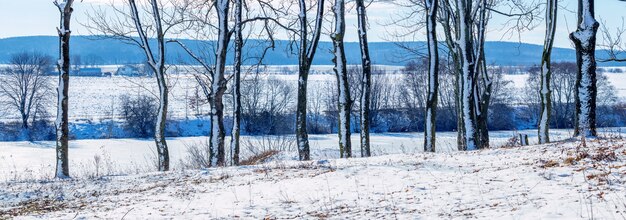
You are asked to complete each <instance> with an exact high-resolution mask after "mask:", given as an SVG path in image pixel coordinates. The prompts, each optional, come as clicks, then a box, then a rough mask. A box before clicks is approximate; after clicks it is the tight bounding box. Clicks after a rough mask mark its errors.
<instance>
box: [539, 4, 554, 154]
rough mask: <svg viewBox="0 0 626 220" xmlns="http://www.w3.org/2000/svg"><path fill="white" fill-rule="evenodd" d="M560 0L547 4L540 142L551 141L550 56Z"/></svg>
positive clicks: (542, 57)
mask: <svg viewBox="0 0 626 220" xmlns="http://www.w3.org/2000/svg"><path fill="white" fill-rule="evenodd" d="M557 8H558V0H547V5H546V37H545V40H544V43H543V55H542V56H541V87H540V88H541V89H540V90H539V94H540V95H541V115H540V120H539V131H538V132H539V133H538V138H539V143H540V144H545V143H548V142H550V135H549V129H550V114H551V111H552V99H551V98H552V90H551V89H550V78H551V74H552V73H551V70H550V57H551V54H552V45H554V35H555V33H556V19H557Z"/></svg>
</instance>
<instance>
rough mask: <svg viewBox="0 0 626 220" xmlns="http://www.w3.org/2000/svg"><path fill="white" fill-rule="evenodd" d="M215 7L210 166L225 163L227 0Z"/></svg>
mask: <svg viewBox="0 0 626 220" xmlns="http://www.w3.org/2000/svg"><path fill="white" fill-rule="evenodd" d="M215 4H216V5H215V8H216V9H217V15H218V25H219V33H218V39H217V43H218V45H217V53H216V59H215V71H214V72H213V77H212V78H213V81H212V83H213V84H212V85H211V97H210V99H209V103H210V105H211V134H210V137H209V148H210V149H211V153H210V155H211V156H210V158H211V166H224V165H225V162H226V161H225V159H226V157H225V151H224V136H225V132H224V102H223V97H224V93H225V92H226V79H225V78H224V71H225V68H226V53H227V51H228V42H229V36H228V35H229V34H228V8H229V1H228V0H219V1H216V2H215Z"/></svg>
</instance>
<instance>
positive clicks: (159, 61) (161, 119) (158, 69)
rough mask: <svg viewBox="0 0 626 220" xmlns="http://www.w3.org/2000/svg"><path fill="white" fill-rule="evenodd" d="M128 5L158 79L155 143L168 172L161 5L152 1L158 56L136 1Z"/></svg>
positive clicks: (163, 168) (160, 162)
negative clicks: (145, 29)
mask: <svg viewBox="0 0 626 220" xmlns="http://www.w3.org/2000/svg"><path fill="white" fill-rule="evenodd" d="M128 3H129V5H130V9H131V17H132V19H133V21H134V22H135V24H134V25H135V29H136V30H137V35H139V39H140V45H141V48H142V49H143V51H144V53H145V55H146V58H147V60H148V66H150V68H151V69H152V71H154V75H155V76H156V78H157V84H158V86H159V108H158V112H157V120H156V125H155V129H154V141H155V143H156V147H157V157H158V158H157V160H158V161H157V166H158V170H159V171H168V170H169V169H170V156H169V150H168V147H167V142H166V140H165V122H166V121H167V107H168V93H169V92H168V87H167V78H166V75H165V36H164V32H163V26H162V23H161V14H160V11H159V8H158V7H159V4H158V3H157V0H152V1H150V6H151V9H152V18H153V19H154V28H155V34H156V38H157V47H158V48H157V50H158V51H157V52H156V53H157V54H156V56H155V53H154V51H153V50H152V47H151V46H150V42H149V38H148V35H147V34H146V32H145V31H144V27H143V24H142V23H141V17H140V16H139V9H138V7H137V4H136V2H135V0H129V1H128Z"/></svg>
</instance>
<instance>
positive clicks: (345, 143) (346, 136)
mask: <svg viewBox="0 0 626 220" xmlns="http://www.w3.org/2000/svg"><path fill="white" fill-rule="evenodd" d="M333 12H334V13H335V30H334V32H333V34H332V36H331V38H332V39H333V46H334V51H333V52H334V56H335V57H334V58H333V62H334V63H335V68H334V70H335V75H336V76H337V88H338V96H339V97H338V98H339V100H338V102H337V103H338V106H339V125H338V135H339V152H340V157H341V158H344V157H345V158H349V157H352V146H351V142H350V109H351V104H352V103H351V99H350V86H349V84H348V71H347V68H346V52H345V50H344V42H343V39H344V35H345V32H346V22H345V3H344V1H343V0H335V5H334V6H333Z"/></svg>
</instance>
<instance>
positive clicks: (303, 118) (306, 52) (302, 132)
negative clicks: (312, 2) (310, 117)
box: [296, 0, 324, 160]
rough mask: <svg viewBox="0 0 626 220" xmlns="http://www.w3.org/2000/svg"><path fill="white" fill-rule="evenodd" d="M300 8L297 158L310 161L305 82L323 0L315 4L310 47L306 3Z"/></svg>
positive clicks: (316, 40) (312, 54)
mask: <svg viewBox="0 0 626 220" xmlns="http://www.w3.org/2000/svg"><path fill="white" fill-rule="evenodd" d="M298 5H299V7H300V14H299V21H300V31H299V32H300V49H299V51H298V101H297V104H296V141H297V143H298V157H299V159H300V160H310V159H311V152H310V147H309V135H308V132H307V108H306V105H307V98H306V95H307V82H308V77H309V70H310V69H311V63H312V62H313V58H314V57H315V51H316V50H317V45H318V43H319V39H320V34H321V31H322V21H323V15H324V0H320V1H319V3H318V4H317V13H316V17H315V29H314V30H313V38H312V40H311V45H310V46H309V45H308V39H307V37H308V30H307V27H308V20H307V18H306V12H307V7H306V2H305V0H299V1H298Z"/></svg>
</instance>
